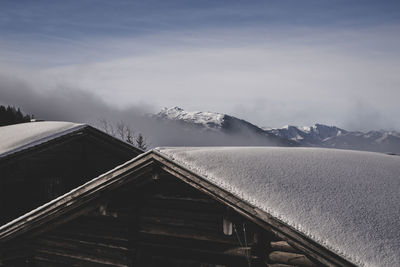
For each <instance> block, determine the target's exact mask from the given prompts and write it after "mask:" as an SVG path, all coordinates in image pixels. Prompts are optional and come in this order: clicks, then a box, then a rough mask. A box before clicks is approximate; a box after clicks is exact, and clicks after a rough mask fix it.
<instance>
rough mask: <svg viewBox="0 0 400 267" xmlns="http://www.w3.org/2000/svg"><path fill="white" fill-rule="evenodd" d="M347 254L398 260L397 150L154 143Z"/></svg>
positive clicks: (383, 262) (387, 262) (356, 259)
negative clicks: (393, 152)
mask: <svg viewBox="0 0 400 267" xmlns="http://www.w3.org/2000/svg"><path fill="white" fill-rule="evenodd" d="M157 151H159V152H160V153H161V154H163V155H165V156H167V157H169V158H170V159H172V160H173V161H175V162H178V163H179V164H181V165H183V166H184V167H186V168H188V169H190V170H192V171H193V172H195V173H197V174H199V175H201V176H203V177H204V178H205V179H207V180H208V181H210V182H212V183H214V184H216V185H218V186H220V187H221V188H223V189H225V190H227V191H229V192H231V193H233V194H235V195H236V196H238V197H240V198H241V199H243V200H245V201H247V202H249V203H250V204H252V205H254V206H256V207H258V208H260V209H262V210H264V211H265V212H267V213H269V214H271V215H272V216H274V217H275V218H277V219H279V220H281V221H282V222H283V223H285V224H287V225H289V226H290V227H292V228H294V229H296V230H297V231H299V232H301V233H303V234H304V235H306V236H308V237H309V238H311V239H312V240H314V241H315V242H317V243H319V244H321V245H323V246H324V247H326V248H328V249H330V250H331V251H333V252H335V253H336V254H338V255H341V256H342V257H343V258H345V259H347V260H349V261H350V262H352V263H354V264H356V265H361V266H400V231H399V229H400V157H399V156H390V155H385V154H380V153H372V152H359V151H349V150H335V149H321V148H279V147H251V148H243V147H242V148H232V147H230V148H226V147H225V148H224V147H219V148H218V147H213V148H210V147H203V148H158V149H157Z"/></svg>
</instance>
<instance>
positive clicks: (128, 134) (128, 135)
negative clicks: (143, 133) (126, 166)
mask: <svg viewBox="0 0 400 267" xmlns="http://www.w3.org/2000/svg"><path fill="white" fill-rule="evenodd" d="M134 136H135V133H134V131H132V129H131V128H129V127H127V128H126V139H125V141H126V142H128V143H129V144H132V145H133V138H134Z"/></svg>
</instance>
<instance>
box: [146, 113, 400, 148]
mask: <svg viewBox="0 0 400 267" xmlns="http://www.w3.org/2000/svg"><path fill="white" fill-rule="evenodd" d="M153 116H154V117H156V118H158V119H162V120H165V121H173V122H177V123H179V124H180V125H181V126H182V127H184V128H190V129H196V130H198V131H208V132H210V131H211V132H220V133H225V134H228V135H236V136H238V135H242V136H243V137H244V138H259V139H266V140H270V141H271V140H272V141H273V142H275V143H276V144H277V145H282V146H307V147H310V146H311V147H326V148H340V149H354V150H366V151H376V152H385V153H396V154H400V133H399V132H396V131H384V130H380V131H369V132H366V133H364V132H360V131H348V130H345V129H342V128H339V127H336V126H327V125H324V124H318V123H317V124H315V125H313V126H310V127H307V126H292V125H288V126H284V127H282V128H265V127H263V128H261V127H258V126H256V125H254V124H252V123H250V122H248V121H245V120H242V119H239V118H236V117H234V116H230V115H227V114H222V113H217V112H203V111H195V112H193V111H185V110H183V109H182V108H180V107H172V108H164V109H162V110H161V111H160V112H159V113H157V114H155V115H153ZM241 145H243V144H241Z"/></svg>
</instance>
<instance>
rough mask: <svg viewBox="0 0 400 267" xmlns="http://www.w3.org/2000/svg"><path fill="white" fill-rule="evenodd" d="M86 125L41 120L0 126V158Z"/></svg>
mask: <svg viewBox="0 0 400 267" xmlns="http://www.w3.org/2000/svg"><path fill="white" fill-rule="evenodd" d="M85 127H87V125H86V124H81V123H72V122H61V121H41V122H27V123H20V124H14V125H9V126H2V127H0V158H2V157H5V156H8V155H11V154H14V153H16V152H19V151H22V150H25V149H28V148H31V147H34V146H37V145H40V144H42V143H45V142H48V141H50V140H53V139H55V138H58V137H61V136H63V135H66V134H68V133H71V132H74V131H77V130H80V129H82V128H85Z"/></svg>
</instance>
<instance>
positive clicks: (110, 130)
mask: <svg viewBox="0 0 400 267" xmlns="http://www.w3.org/2000/svg"><path fill="white" fill-rule="evenodd" d="M99 124H100V129H102V130H103V131H104V132H106V133H107V134H109V135H112V136H115V129H114V126H113V125H112V124H111V123H109V122H108V121H107V120H106V119H104V118H103V119H100V120H99Z"/></svg>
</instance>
